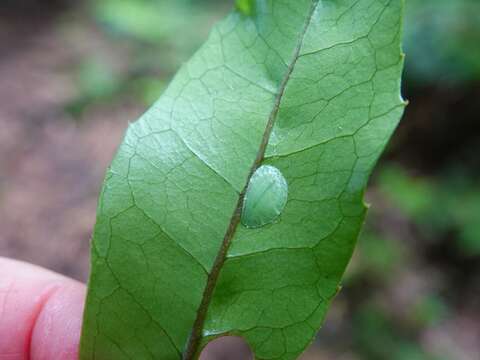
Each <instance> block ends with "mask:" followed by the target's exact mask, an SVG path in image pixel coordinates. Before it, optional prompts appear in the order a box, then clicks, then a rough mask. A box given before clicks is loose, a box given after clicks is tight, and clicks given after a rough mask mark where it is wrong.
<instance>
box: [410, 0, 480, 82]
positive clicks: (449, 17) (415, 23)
mask: <svg viewBox="0 0 480 360" xmlns="http://www.w3.org/2000/svg"><path fill="white" fill-rule="evenodd" d="M404 41H405V51H406V53H407V72H406V73H407V76H408V80H409V81H410V82H413V83H416V84H422V83H427V84H428V83H432V82H435V83H437V82H439V81H444V82H463V81H472V80H478V79H480V45H479V44H480V1H478V0H406V16H405V35H404Z"/></svg>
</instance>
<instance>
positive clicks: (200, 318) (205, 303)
mask: <svg viewBox="0 0 480 360" xmlns="http://www.w3.org/2000/svg"><path fill="white" fill-rule="evenodd" d="M317 5H318V0H312V6H311V9H310V12H309V14H308V16H307V19H306V21H305V25H304V27H303V29H302V32H301V34H300V40H299V42H298V44H297V46H296V47H295V50H294V53H293V57H292V61H291V62H290V65H289V66H288V68H287V72H286V74H285V76H284V78H283V79H282V82H281V84H280V88H279V91H278V93H277V95H276V96H275V103H274V107H273V109H272V111H271V113H270V115H269V118H268V122H267V125H266V127H265V132H264V134H263V137H262V142H261V143H260V147H259V150H258V152H257V156H256V158H255V161H254V162H253V165H252V167H251V169H250V173H249V175H248V177H247V181H246V184H245V186H244V188H243V190H242V192H241V193H240V195H239V198H238V202H237V206H236V208H235V210H234V212H233V215H232V217H231V219H230V224H229V226H228V228H227V231H226V233H225V236H224V238H223V241H222V245H221V247H220V250H219V252H218V254H217V257H216V258H215V262H214V263H213V267H212V270H211V271H210V274H209V276H208V279H207V284H206V286H205V290H204V292H203V296H202V301H201V303H200V306H199V308H198V311H197V318H196V319H195V322H194V323H193V329H192V333H191V335H190V338H189V341H188V344H187V347H186V350H185V352H184V356H183V359H184V360H194V359H196V358H197V357H198V355H199V354H198V353H199V350H201V349H199V347H200V342H201V339H202V330H203V326H204V324H205V319H206V316H207V311H208V307H209V305H210V301H211V299H212V296H213V292H214V290H215V285H216V283H217V280H218V277H219V275H220V272H221V269H222V267H223V264H224V262H225V259H226V257H227V252H228V249H229V247H230V244H231V242H232V239H233V236H234V235H235V231H236V229H237V227H238V224H239V223H240V219H241V216H242V208H243V201H244V198H245V193H246V191H247V187H248V184H249V182H250V179H251V178H252V176H253V174H254V173H255V171H256V170H257V169H258V167H259V166H260V165H261V164H262V162H263V160H264V157H265V151H266V149H267V145H268V142H269V139H270V136H271V134H272V130H273V126H274V125H275V120H276V118H277V114H278V111H279V108H280V103H281V101H282V98H283V94H284V93H285V89H286V87H287V83H288V80H289V79H290V76H291V74H292V72H293V69H294V68H295V64H296V63H297V60H298V58H299V55H300V51H301V49H302V46H303V41H304V38H305V34H306V32H307V30H308V27H309V26H310V23H311V20H312V16H313V14H314V12H315V10H316V8H317Z"/></svg>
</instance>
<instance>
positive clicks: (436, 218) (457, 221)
mask: <svg viewBox="0 0 480 360" xmlns="http://www.w3.org/2000/svg"><path fill="white" fill-rule="evenodd" d="M379 188H380V190H381V191H382V192H383V193H384V195H385V197H386V198H387V199H389V200H390V201H391V203H392V204H393V206H395V207H397V208H398V209H400V210H401V211H402V212H403V214H404V215H405V216H407V217H409V218H410V219H411V221H412V222H414V223H415V224H416V225H418V227H419V229H420V230H421V231H423V232H424V234H425V236H426V237H428V238H430V239H433V240H435V239H438V240H440V239H441V238H442V237H443V236H445V234H449V233H451V232H454V233H455V234H456V236H455V237H454V238H455V239H456V241H457V246H458V248H459V250H461V251H462V252H463V253H464V254H465V255H470V256H475V255H480V226H479V224H480V182H479V181H478V180H477V179H475V177H474V176H472V175H469V174H468V173H464V172H463V171H462V169H454V170H449V171H448V172H447V173H446V174H444V175H443V176H440V177H437V178H428V177H425V176H424V177H422V176H416V177H414V176H411V175H409V174H408V173H407V172H406V171H405V170H404V169H402V168H401V167H398V166H394V165H391V166H386V167H384V168H383V169H382V171H381V173H380V176H379Z"/></svg>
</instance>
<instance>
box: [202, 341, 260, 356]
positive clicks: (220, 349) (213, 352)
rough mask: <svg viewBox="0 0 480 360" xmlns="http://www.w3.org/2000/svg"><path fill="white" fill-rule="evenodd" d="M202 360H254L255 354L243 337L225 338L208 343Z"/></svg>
mask: <svg viewBox="0 0 480 360" xmlns="http://www.w3.org/2000/svg"><path fill="white" fill-rule="evenodd" d="M200 360H253V354H252V351H251V350H250V347H249V346H248V344H247V342H246V341H245V340H243V339H242V338H241V337H238V336H224V337H220V338H218V339H215V340H213V341H211V342H210V343H208V345H207V346H206V347H205V349H203V351H202V354H201V355H200Z"/></svg>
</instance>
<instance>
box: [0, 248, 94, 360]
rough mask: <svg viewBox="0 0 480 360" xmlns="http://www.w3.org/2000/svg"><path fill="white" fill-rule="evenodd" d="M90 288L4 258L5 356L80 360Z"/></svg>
mask: <svg viewBox="0 0 480 360" xmlns="http://www.w3.org/2000/svg"><path fill="white" fill-rule="evenodd" d="M84 301H85V286H84V285H83V284H81V283H79V282H77V281H75V280H72V279H69V278H66V277H64V276H61V275H59V274H56V273H53V272H51V271H48V270H45V269H43V268H40V267H37V266H34V265H31V264H28V263H24V262H20V261H16V260H11V259H6V258H2V257H0V360H76V359H78V344H79V340H80V330H81V324H82V312H83V304H84Z"/></svg>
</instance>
